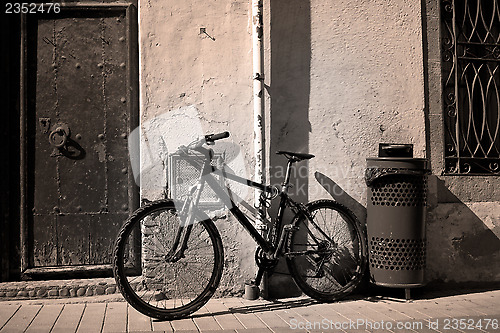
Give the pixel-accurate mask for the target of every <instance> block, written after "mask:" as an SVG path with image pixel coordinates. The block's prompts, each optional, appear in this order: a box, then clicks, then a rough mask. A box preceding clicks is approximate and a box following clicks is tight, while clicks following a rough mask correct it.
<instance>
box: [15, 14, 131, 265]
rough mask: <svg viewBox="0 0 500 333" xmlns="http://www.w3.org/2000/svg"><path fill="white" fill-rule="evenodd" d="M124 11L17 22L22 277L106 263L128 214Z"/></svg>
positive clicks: (127, 18) (127, 21)
mask: <svg viewBox="0 0 500 333" xmlns="http://www.w3.org/2000/svg"><path fill="white" fill-rule="evenodd" d="M131 8H133V7H132V6H130V5H122V6H120V5H117V4H113V5H110V6H106V5H103V4H100V5H95V6H92V5H86V6H84V7H81V6H80V7H76V6H74V4H70V5H67V6H62V10H61V13H59V14H57V15H56V14H53V15H51V16H47V15H45V16H43V15H42V16H37V17H36V18H33V17H28V16H27V17H26V18H25V19H26V20H30V21H29V24H27V25H26V27H25V32H24V33H25V34H26V35H27V36H25V37H26V38H25V40H26V41H27V42H26V43H27V44H28V45H27V50H28V51H27V52H28V53H29V54H28V56H27V57H26V61H27V62H28V64H27V68H29V72H28V74H27V77H26V80H27V86H28V87H31V88H30V89H29V90H28V93H27V94H28V96H27V99H28V103H27V105H28V106H27V108H28V112H27V115H26V118H27V119H25V120H24V121H26V122H27V123H28V128H29V129H30V130H31V131H30V133H29V134H28V139H27V140H26V142H25V146H24V147H23V146H22V147H21V148H22V150H23V149H24V151H26V152H27V157H28V159H27V161H28V162H27V164H28V165H27V168H26V169H27V173H28V177H27V188H26V192H27V194H28V196H29V197H30V198H32V199H31V200H28V207H27V210H26V212H27V213H26V217H25V220H26V221H25V223H27V225H28V229H29V230H30V231H31V232H28V237H29V239H28V242H22V243H26V244H27V245H26V246H24V252H25V255H26V257H27V259H26V262H27V263H28V264H27V265H24V267H23V269H28V270H29V269H36V268H44V267H60V266H81V265H105V264H109V263H111V259H112V246H113V242H114V239H115V237H116V235H117V233H118V230H119V228H120V226H121V224H122V223H123V221H124V220H125V219H126V218H127V217H128V214H129V212H130V211H131V210H133V209H134V208H135V207H136V206H137V200H136V198H137V188H136V187H135V185H134V184H133V178H132V177H131V175H130V172H131V170H130V167H129V157H128V149H127V144H128V142H127V139H128V133H129V132H130V130H131V129H133V128H132V127H133V126H135V125H136V124H137V96H136V94H137V87H136V86H137V79H138V76H137V75H136V73H137V62H136V59H137V57H136V55H135V53H134V52H136V48H134V45H136V42H137V40H136V34H135V33H133V31H134V30H135V29H134V28H133V27H132V28H131V24H136V21H135V20H134V19H133V17H131V16H135V10H131ZM29 124H32V125H29ZM51 139H52V140H51ZM30 244H31V245H30Z"/></svg>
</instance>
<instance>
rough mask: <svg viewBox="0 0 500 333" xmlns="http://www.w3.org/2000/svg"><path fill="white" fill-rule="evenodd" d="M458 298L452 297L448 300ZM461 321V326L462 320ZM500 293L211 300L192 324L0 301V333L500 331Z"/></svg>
mask: <svg viewBox="0 0 500 333" xmlns="http://www.w3.org/2000/svg"><path fill="white" fill-rule="evenodd" d="M451 294H453V293H448V295H451ZM460 320H461V321H460ZM499 320H500V291H499V290H497V291H485V292H470V293H465V294H464V293H460V292H457V293H456V294H455V295H451V296H442V295H438V294H426V295H425V297H423V298H420V299H417V300H413V301H412V302H405V301H404V300H403V299H395V298H389V297H369V298H363V299H355V300H345V301H342V302H337V303H332V304H319V303H316V302H314V301H312V300H310V299H309V298H304V297H301V298H293V299H284V300H280V301H278V302H269V301H264V300H257V301H248V300H245V299H242V298H221V299H212V300H211V301H210V302H209V303H208V304H207V305H206V306H205V307H203V308H202V309H201V310H200V311H198V312H197V313H195V314H193V315H192V316H190V317H189V318H187V319H182V320H176V321H172V322H163V321H157V320H153V319H151V318H148V317H146V316H144V315H142V314H140V313H138V312H137V311H136V310H134V309H133V308H131V307H130V306H128V304H127V303H125V302H123V300H122V299H121V298H120V296H119V295H117V294H115V295H103V296H93V297H80V298H78V297H76V298H62V299H38V300H11V301H3V302H0V332H1V333H4V332H92V333H95V332H151V331H155V332H156V331H164V332H173V331H183V332H204V331H207V332H209V331H213V332H216V331H224V332H231V331H233V332H238V333H240V332H276V333H278V332H324V331H340V332H387V331H389V332H500V328H498V325H499V322H498V321H499Z"/></svg>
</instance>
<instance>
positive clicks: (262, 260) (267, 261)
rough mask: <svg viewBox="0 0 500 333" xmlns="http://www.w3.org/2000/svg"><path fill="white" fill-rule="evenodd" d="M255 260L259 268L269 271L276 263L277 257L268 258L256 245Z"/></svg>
mask: <svg viewBox="0 0 500 333" xmlns="http://www.w3.org/2000/svg"><path fill="white" fill-rule="evenodd" d="M255 262H256V264H257V266H258V267H259V268H262V269H263V270H265V271H270V270H272V269H274V268H275V267H276V265H278V258H268V255H267V254H266V253H265V252H264V251H262V249H261V248H260V247H258V248H257V250H256V251H255Z"/></svg>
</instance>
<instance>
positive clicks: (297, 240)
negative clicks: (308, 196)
mask: <svg viewBox="0 0 500 333" xmlns="http://www.w3.org/2000/svg"><path fill="white" fill-rule="evenodd" d="M307 209H308V211H309V215H310V218H307V217H306V216H305V215H304V214H300V213H299V215H297V216H296V218H295V220H294V222H293V223H295V226H296V227H298V228H295V229H294V230H292V231H291V232H290V233H289V235H288V238H287V243H286V253H285V256H286V260H287V264H288V269H289V270H290V273H291V274H292V277H293V279H294V281H295V283H296V284H297V285H298V287H299V288H300V289H301V290H302V291H303V292H304V293H305V294H306V295H308V296H309V297H312V298H314V299H317V300H319V301H322V302H331V301H334V300H338V299H340V298H342V297H345V296H346V295H348V294H349V293H351V292H352V291H353V290H354V289H355V288H356V287H357V286H358V285H359V283H360V282H361V279H362V277H363V274H364V272H365V269H366V241H365V238H364V235H363V233H362V232H361V228H360V225H359V223H358V221H357V219H356V217H355V215H354V214H353V213H352V212H351V211H350V210H349V209H348V208H347V207H345V206H343V205H341V204H339V203H337V202H335V201H331V200H318V201H314V202H311V203H309V204H308V205H307Z"/></svg>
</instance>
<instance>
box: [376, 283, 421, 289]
mask: <svg viewBox="0 0 500 333" xmlns="http://www.w3.org/2000/svg"><path fill="white" fill-rule="evenodd" d="M373 284H375V285H377V286H380V287H387V288H419V287H423V286H424V284H423V283H409V284H401V283H382V282H374V283H373Z"/></svg>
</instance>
